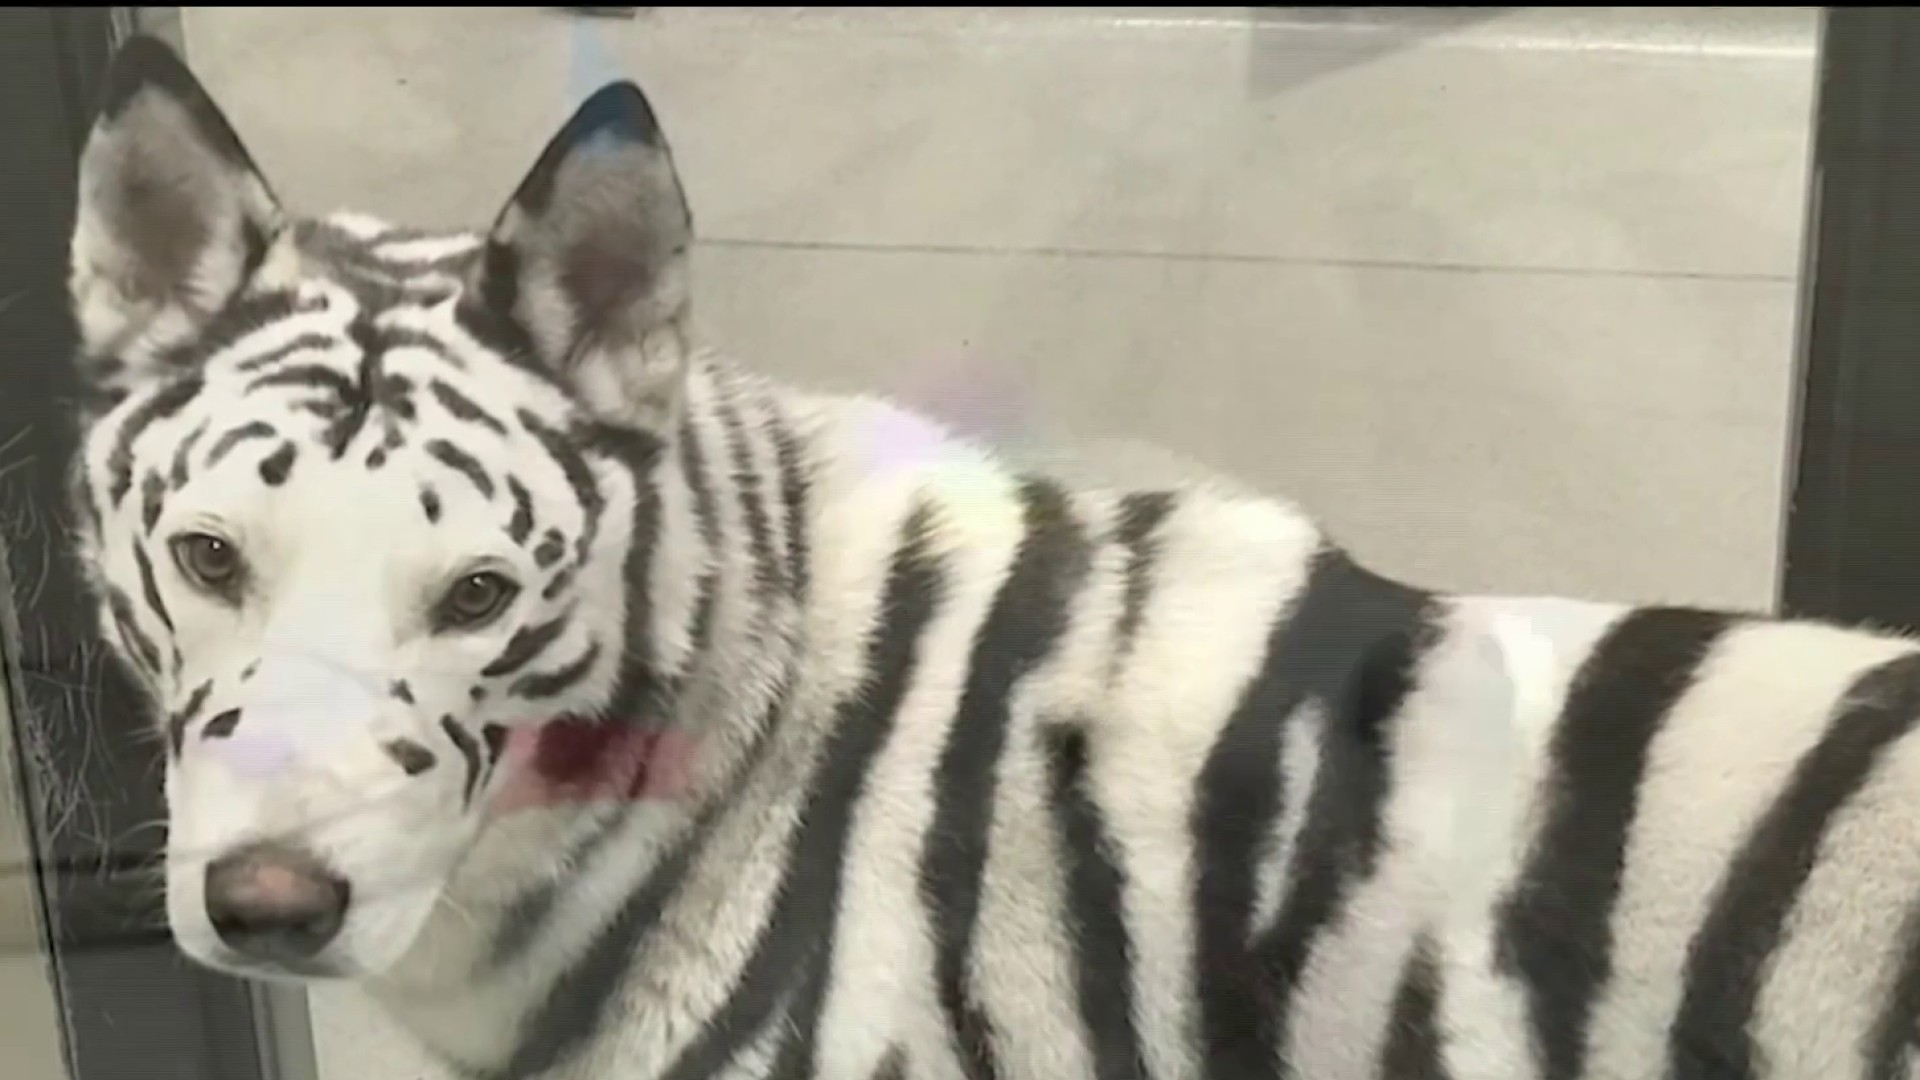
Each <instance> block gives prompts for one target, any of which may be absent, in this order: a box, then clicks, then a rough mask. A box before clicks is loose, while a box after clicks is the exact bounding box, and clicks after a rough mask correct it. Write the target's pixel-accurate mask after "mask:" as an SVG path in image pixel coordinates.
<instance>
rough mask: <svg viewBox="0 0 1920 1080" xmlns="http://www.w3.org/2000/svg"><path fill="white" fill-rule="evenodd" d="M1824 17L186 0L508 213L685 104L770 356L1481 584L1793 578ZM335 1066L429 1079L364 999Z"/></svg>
mask: <svg viewBox="0 0 1920 1080" xmlns="http://www.w3.org/2000/svg"><path fill="white" fill-rule="evenodd" d="M1817 12H1818V9H1816V8H1772V9H1764V8H1763V9H1752V8H1749V9H1733V8H1718V9H1710V8H1693V9H1686V8H1680V9H1655V8H1588V9H1581V10H1566V9H1544V8H1477V9H1468V8H1446V9H1415V8H1353V7H1347V8H1320V9H1306V8H1130V9H1119V8H1079V9H1044V8H1043V9H891V10H870V9H859V10H856V9H832V8H810V9H800V8H756V9H747V8H733V9H718V8H706V9H701V8H691V9H679V8H675V9H667V8H661V9H642V11H641V13H640V15H639V16H638V17H636V18H634V19H632V20H624V21H623V20H599V19H580V18H577V17H574V16H570V15H567V14H564V13H562V12H561V11H559V10H558V9H534V8H527V9H512V8H494V9H479V8H465V9H461V8H445V9H407V8H359V9H353V10H352V11H350V12H348V11H343V10H341V9H261V8H256V9H247V8H189V9H186V15H185V24H184V25H185V35H186V41H187V47H188V52H189V58H190V61H191V62H192V63H193V65H194V66H195V67H196V68H197V69H198V70H199V71H200V72H201V73H202V75H203V77H204V78H205V79H206V80H207V82H208V83H209V84H210V86H211V87H212V89H213V90H214V92H215V94H216V95H217V96H218V97H219V98H220V99H221V100H222V101H223V103H224V104H225V105H226V107H227V108H228V111H229V112H230V114H231V116H232V117H233V119H234V120H235V122H236V125H237V126H238V128H239V130H240V131H241V133H242V135H243V137H244V138H245V139H246V140H247V141H248V142H249V144H250V145H251V146H252V147H253V149H254V151H255V154H256V157H257V158H258V159H259V160H260V161H261V163H262V164H263V165H264V166H265V167H266V168H267V169H268V170H269V172H270V174H271V176H272V178H273V181H274V183H275V184H276V185H277V186H278V188H279V190H280V192H281V194H282V195H283V196H285V197H287V198H289V199H290V200H292V201H294V202H296V203H298V204H300V205H302V206H304V207H307V208H312V209H319V208H326V207H330V206H334V205H341V204H349V203H351V204H358V205H361V206H364V207H366V208H368V209H371V210H374V211H377V212H381V213H385V214H391V215H399V216H403V217H406V218H410V219H413V220H416V221H418V222H421V223H423V224H456V223H467V224H477V223H481V222H484V221H485V220H486V219H487V218H489V217H490V216H491V215H492V213H493V212H494V211H495V209H496V208H497V206H498V204H499V202H500V201H501V200H502V199H504V198H505V196H506V194H507V192H508V191H509V190H510V189H511V188H512V187H513V185H514V184H515V183H516V182H517V181H518V180H519V178H520V176H521V174H522V172H523V171H524V170H525V169H526V168H527V167H528V166H529V165H530V164H531V162H532V160H533V158H534V155H535V154H537V153H538V151H539V149H540V146H541V144H542V143H543V142H544V141H545V139H546V138H547V137H548V136H549V135H550V134H551V133H552V131H553V130H554V129H556V128H557V126H558V125H559V124H560V122H561V121H562V120H563V119H564V118H565V116H566V114H567V112H569V111H570V110H571V108H572V107H573V105H574V104H575V103H577V102H578V100H579V99H580V98H581V97H582V96H583V95H584V94H586V93H587V92H590V91H591V90H592V89H593V88H594V87H596V86H598V85H599V84H600V83H602V82H604V81H606V80H609V79H612V78H618V77H623V76H626V77H632V78H635V79H636V80H638V81H639V82H640V83H641V84H642V85H643V86H644V87H645V88H646V90H647V92H648V93H649V95H650V96H651V97H652V99H653V101H654V104H655V106H656V109H657V110H658V111H659V113H660V115H661V117H662V119H663V122H664V123H665V125H666V128H667V131H668V134H669V137H670V139H671V141H672V143H673V145H674V147H675V149H676V151H677V153H678V157H679V163H680V167H681V172H682V176H683V178H684V180H685V182H686V184H687V186H688V188H689V192H690V197H691V199H692V202H693V205H694V212H695V218H696V227H697V229H698V230H699V232H700V233H701V235H702V238H703V241H704V243H703V244H702V246H701V248H700V249H699V251H698V253H697V256H696V269H697V272H698V274H699V283H698V285H697V287H696V301H695V303H696V306H697V308H698V309H699V311H700V318H701V319H702V322H703V323H704V325H705V327H706V329H707V330H708V332H709V334H710V336H711V337H712V338H714V339H715V340H716V341H717V342H719V343H721V344H722V345H723V346H724V347H726V348H728V349H729V350H730V351H732V352H733V353H734V354H735V355H737V356H739V357H741V358H742V359H744V360H746V361H747V362H750V363H753V364H756V365H759V366H761V367H764V368H765V369H767V370H769V371H773V372H777V373H780V374H783V375H786V376H788V377H791V378H795V379H801V380H805V381H809V382H815V383H819V384H824V385H829V386H843V387H857V388H878V389H883V390H888V391H891V392H894V393H897V394H900V395H902V396H904V397H907V398H908V399H910V400H913V401H916V402H919V403H921V404H924V405H926V406H928V407H929V408H933V409H935V410H936V411H939V412H941V413H943V414H945V415H947V416H948V417H949V418H951V419H954V420H956V421H957V422H960V423H962V424H965V425H968V426H971V427H973V428H975V429H977V430H980V431H983V432H985V433H987V434H990V435H993V436H994V437H997V438H1000V439H1003V440H1005V441H1007V442H1009V443H1010V444H1014V445H1016V446H1018V447H1020V448H1022V450H1023V452H1028V453H1043V454H1048V455H1052V456H1053V457H1054V459H1055V460H1056V461H1059V462H1060V463H1062V464H1063V465H1064V466H1066V467H1071V468H1073V469H1075V470H1077V471H1080V472H1083V473H1092V474H1096V475H1102V476H1109V477H1116V478H1147V479H1151V478H1153V477H1154V476H1159V475H1165V474H1167V473H1188V472H1192V471H1196V470H1207V471H1219V472H1224V473H1226V474H1228V475H1230V476H1232V477H1235V478H1238V479H1239V480H1241V481H1243V482H1245V483H1247V484H1250V485H1254V486H1258V487H1263V488H1267V489H1270V490H1273V491H1277V492H1285V493H1287V494H1290V495H1292V496H1293V497H1295V498H1296V499H1298V500H1300V501H1301V502H1303V503H1304V504H1306V505H1307V506H1308V507H1310V508H1311V509H1312V510H1313V511H1314V512H1315V513H1317V514H1318V515H1320V516H1321V517H1322V518H1323V519H1325V520H1326V521H1327V522H1328V523H1329V524H1330V525H1331V526H1332V528H1333V529H1334V530H1335V531H1336V532H1337V533H1338V534H1339V535H1340V536H1342V537H1343V538H1344V539H1345V540H1346V541H1347V542H1348V543H1349V544H1350V545H1351V546H1352V547H1354V548H1355V549H1356V550H1358V551H1359V552H1360V553H1361V554H1362V555H1363V556H1365V557H1366V558H1368V559H1369V560H1371V561H1372V562H1374V563H1376V564H1378V565H1379V566H1381V567H1382V568H1384V569H1387V570H1390V571H1392V572H1395V573H1399V574H1403V575H1408V576H1412V577H1416V578H1419V579H1421V580H1424V581H1427V582H1431V583H1435V584H1442V585H1448V586H1453V587H1460V588H1481V589H1499V590H1507V591H1530V590H1550V591H1556V592H1567V593H1574V594H1584V595H1594V596H1616V597H1624V598H1632V599H1664V600H1675V601H1689V602H1697V603H1729V604H1737V605H1742V606H1762V607H1764V606H1766V605H1768V604H1770V603H1771V600H1772V593H1773V583H1774V575H1775V564H1776V559H1777V547H1778V535H1779V524H1780V515H1781V485H1782V475H1783V466H1784V455H1785V441H1784V437H1785V431H1786V425H1787V416H1788V409H1789V386H1790V368H1791V359H1792V354H1793V345H1794V331H1795V327H1794V313H1795V303H1796V290H1797V285H1796V279H1797V276H1798V270H1799V249H1800V237H1801V229H1802V219H1803V216H1804V207H1805V204H1806V186H1807V160H1806V156H1807V148H1808V136H1809V125H1810V121H1811V114H1812V94H1813V75H1814V66H1813V64H1814V56H1815V50H1816V34H1817V24H1818V15H1817ZM313 1007H314V1012H313V1023H314V1030H315V1036H316V1041H317V1044H318V1052H319V1066H320V1075H321V1077H323V1078H326V1077H354V1076H378V1077H382V1078H383V1080H403V1078H412V1077H427V1076H433V1075H436V1074H434V1073H433V1072H432V1071H431V1070H430V1069H428V1068H427V1067H426V1066H425V1065H424V1064H423V1063H421V1062H420V1061H419V1060H418V1059H417V1057H416V1056H415V1055H414V1054H413V1052H412V1050H411V1047H410V1046H408V1045H407V1044H405V1043H404V1041H401V1040H395V1039H392V1038H389V1037H387V1035H386V1033H385V1029H384V1027H383V1026H382V1025H381V1024H380V1023H379V1022H378V1020H377V1018H373V1017H370V1016H368V1015H366V1013H365V1011H364V1005H363V1004H362V1003H361V1002H360V1001H359V1000H358V999H357V998H354V997H353V996H352V995H351V994H344V993H335V992H330V993H326V994H317V995H314V997H313Z"/></svg>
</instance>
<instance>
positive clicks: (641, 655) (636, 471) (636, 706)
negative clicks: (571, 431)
mask: <svg viewBox="0 0 1920 1080" xmlns="http://www.w3.org/2000/svg"><path fill="white" fill-rule="evenodd" d="M600 449H601V450H602V452H604V453H606V454H608V455H610V456H611V457H613V458H614V460H616V461H618V462H620V463H621V464H622V465H624V466H626V468H627V470H628V472H629V475H630V476H631V477H632V482H633V499H634V502H633V507H632V510H631V513H630V514H629V521H630V522H631V525H630V526H629V529H628V535H627V551H626V556H625V560H624V561H623V562H622V564H621V579H620V580H621V587H622V591H623V592H624V593H625V600H626V603H625V608H626V613H625V616H624V620H625V621H624V624H623V630H622V641H623V642H624V648H623V649H622V651H621V654H620V670H619V672H618V673H617V674H616V676H615V681H614V687H613V694H612V696H611V697H609V698H608V701H607V710H608V715H609V717H610V718H611V719H612V720H613V722H614V723H616V724H629V725H653V724H657V723H663V722H664V721H665V720H666V718H667V715H668V712H669V707H668V703H667V702H666V701H665V700H664V699H663V698H662V694H663V693H664V692H665V690H666V689H667V688H666V687H665V686H664V685H663V684H662V682H661V680H660V677H659V674H660V673H659V659H658V657H657V656H656V655H655V652H654V646H653V639H654V634H653V618H654V614H653V569H654V566H653V562H654V551H655V546H656V545H657V544H658V543H659V540H660V492H659V489H658V488H657V487H656V486H655V485H654V483H653V481H652V478H651V477H650V476H649V473H650V471H651V469H652V465H653V460H654V449H653V445H652V443H651V441H635V440H631V439H627V438H623V437H620V436H618V435H615V434H613V433H606V434H603V435H602V436H601V438H600ZM541 547H542V548H543V549H544V548H545V547H546V545H545V543H544V542H543V543H542V545H541ZM540 559H541V552H540V551H535V552H534V561H535V562H536V563H538V562H540ZM556 580H557V579H556Z"/></svg>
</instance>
